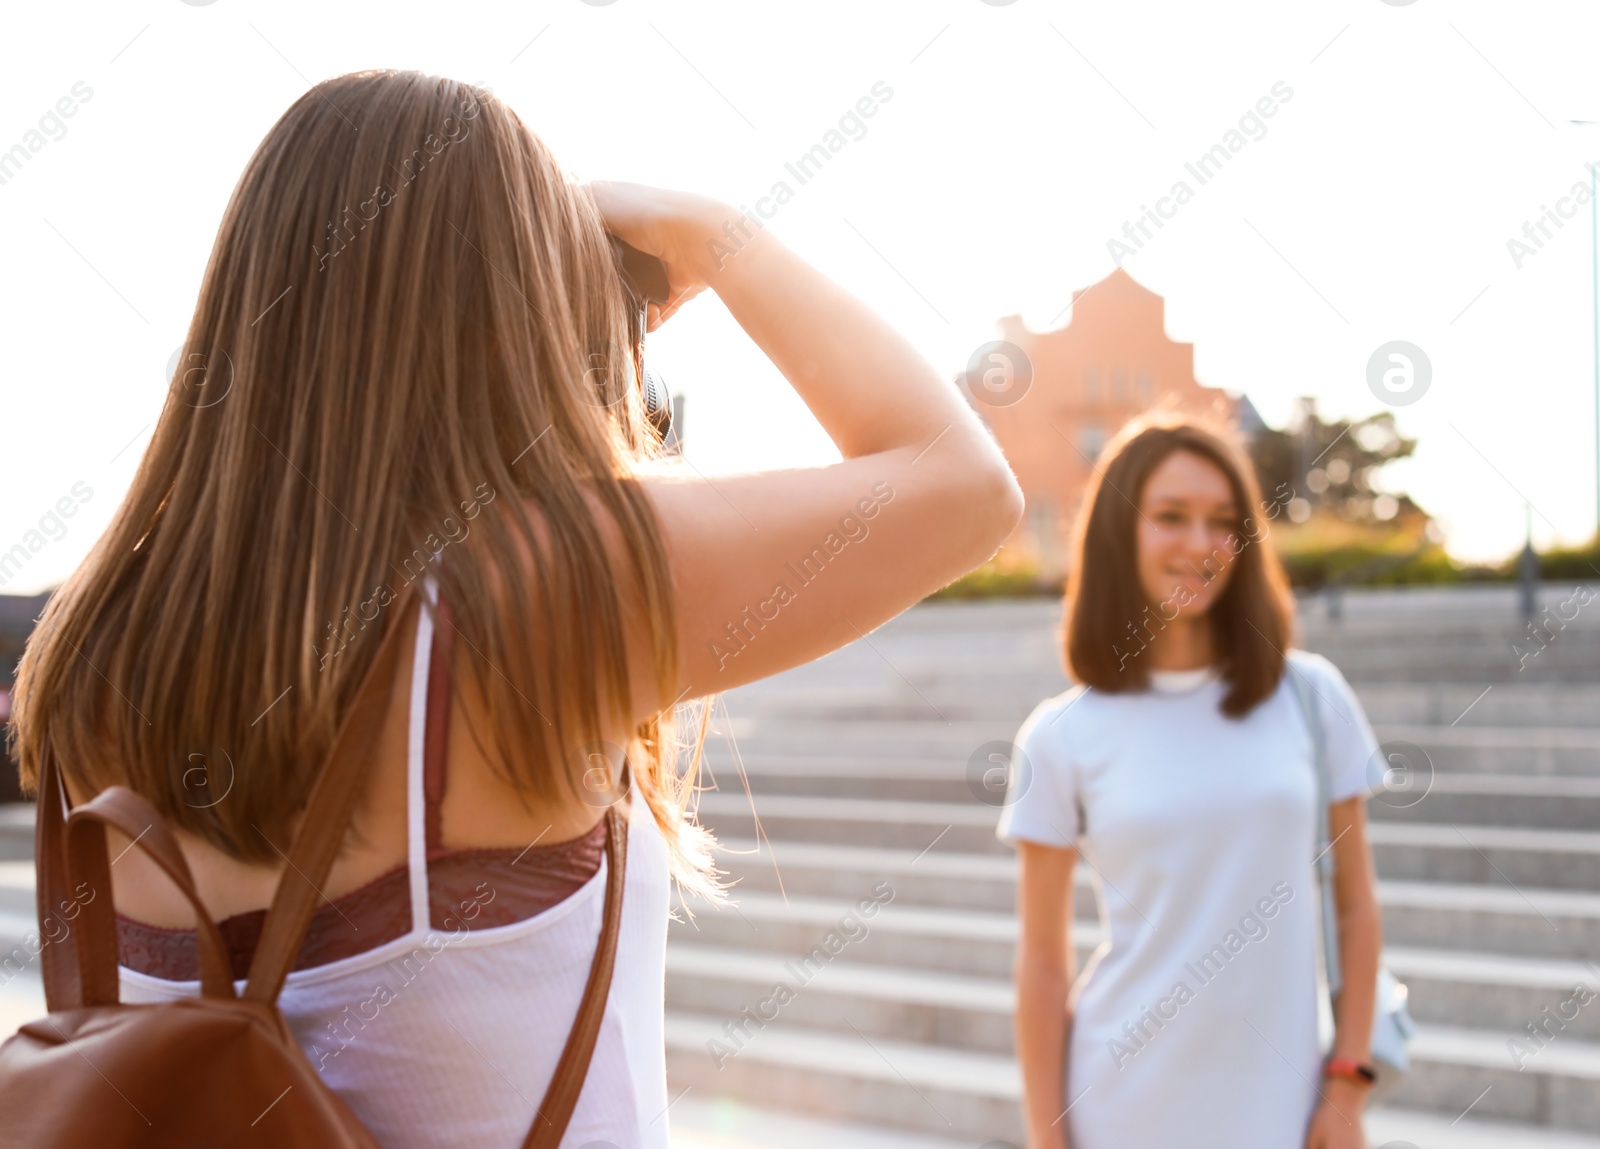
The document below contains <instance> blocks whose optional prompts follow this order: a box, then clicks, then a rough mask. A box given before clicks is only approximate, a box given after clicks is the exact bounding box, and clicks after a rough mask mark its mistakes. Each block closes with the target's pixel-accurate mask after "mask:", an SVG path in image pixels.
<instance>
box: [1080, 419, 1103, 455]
mask: <svg viewBox="0 0 1600 1149" xmlns="http://www.w3.org/2000/svg"><path fill="white" fill-rule="evenodd" d="M1105 445H1106V433H1105V430H1104V429H1103V428H1102V427H1101V426H1100V424H1098V423H1085V424H1084V425H1083V426H1082V427H1080V428H1078V450H1080V451H1082V452H1083V456H1084V458H1086V459H1088V460H1089V462H1091V463H1092V462H1094V461H1095V460H1096V459H1098V458H1099V457H1100V449H1101V448H1102V447H1104V446H1105Z"/></svg>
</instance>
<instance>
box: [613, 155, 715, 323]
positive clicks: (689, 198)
mask: <svg viewBox="0 0 1600 1149" xmlns="http://www.w3.org/2000/svg"><path fill="white" fill-rule="evenodd" d="M583 186H584V190H586V191H587V192H588V193H589V194H590V195H591V196H592V197H593V198H594V202H595V206H596V207H598V208H599V209H600V216H601V218H602V219H603V220H604V221H605V225H606V230H607V231H609V232H611V233H612V234H613V235H615V236H618V237H619V238H621V239H624V240H626V241H627V242H628V243H630V244H632V245H633V246H634V247H636V248H638V249H639V250H640V251H642V252H644V253H645V254H646V255H653V256H655V257H656V258H657V259H659V260H660V261H661V265H662V266H663V267H664V268H665V269H666V272H667V287H668V299H667V302H666V303H665V304H656V303H651V304H650V305H649V309H648V311H649V322H648V330H650V331H654V330H655V329H656V328H657V327H660V326H661V324H663V323H665V322H666V321H667V320H668V319H670V318H671V317H672V315H673V314H674V313H675V312H676V311H677V310H678V308H680V307H682V306H683V305H684V304H685V303H687V302H688V301H689V300H691V299H693V298H694V297H695V296H697V295H699V294H700V293H701V292H702V291H704V290H705V289H706V287H707V286H708V285H709V280H710V277H711V274H712V272H713V271H714V269H715V259H714V257H713V247H712V245H713V243H714V242H715V241H716V238H717V237H718V236H720V235H721V234H722V233H721V231H720V228H721V226H722V225H721V223H720V222H719V221H721V220H724V219H728V220H733V219H737V218H738V216H739V213H738V212H737V211H735V210H734V209H733V208H731V207H729V206H728V205H727V204H724V203H721V202H720V201H718V200H715V199H712V198H711V197H710V196H703V195H696V194H694V193H693V192H682V191H673V190H671V189H668V188H657V187H650V186H648V185H646V184H632V183H615V182H612V181H609V180H596V181H594V182H592V183H587V184H584V185H583Z"/></svg>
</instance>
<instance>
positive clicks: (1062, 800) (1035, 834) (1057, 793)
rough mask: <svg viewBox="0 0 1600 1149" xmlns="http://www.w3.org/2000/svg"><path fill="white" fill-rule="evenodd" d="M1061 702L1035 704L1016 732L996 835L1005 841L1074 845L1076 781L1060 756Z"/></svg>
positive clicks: (1062, 741) (1063, 742) (1063, 737)
mask: <svg viewBox="0 0 1600 1149" xmlns="http://www.w3.org/2000/svg"><path fill="white" fill-rule="evenodd" d="M1066 705H1070V702H1064V701H1063V700H1062V699H1060V698H1052V699H1049V700H1047V701H1045V702H1042V703H1040V704H1039V706H1038V707H1037V708H1036V709H1035V710H1034V712H1033V713H1032V714H1030V715H1029V716H1028V720H1027V721H1026V722H1024V723H1023V724H1022V727H1021V729H1019V730H1018V731H1017V739H1016V742H1015V743H1014V744H1013V746H1012V752H1011V769H1010V781H1009V783H1008V785H1007V788H1006V796H1005V804H1004V805H1003V806H1002V807H1001V809H1000V824H999V826H998V827H997V828H996V830H995V833H996V835H997V836H998V837H999V838H1000V839H1001V840H1002V841H1007V842H1019V841H1026V842H1039V843H1041V844H1043V845H1046V846H1062V847H1066V846H1073V845H1076V844H1077V841H1078V807H1077V796H1078V791H1077V780H1076V778H1075V776H1074V773H1073V770H1072V766H1071V763H1070V762H1069V761H1068V760H1067V756H1066V754H1065V753H1063V750H1064V748H1065V745H1066V740H1067V732H1066V730H1065V729H1064V727H1065V725H1066V723H1065V721H1061V722H1057V721H1056V719H1057V718H1059V717H1060V716H1061V714H1062V711H1063V708H1064V707H1065V706H1066Z"/></svg>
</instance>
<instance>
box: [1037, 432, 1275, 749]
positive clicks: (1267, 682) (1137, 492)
mask: <svg viewBox="0 0 1600 1149" xmlns="http://www.w3.org/2000/svg"><path fill="white" fill-rule="evenodd" d="M1176 451H1187V452H1189V453H1190V454H1193V455H1198V456H1199V457H1200V458H1202V459H1205V460H1207V461H1208V462H1211V463H1214V464H1215V465H1216V466H1217V467H1218V469H1220V470H1221V471H1222V473H1223V474H1224V475H1225V476H1227V479H1228V486H1229V487H1230V488H1231V489H1232V492H1233V501H1234V505H1235V506H1237V507H1238V508H1239V509H1240V514H1241V516H1242V522H1241V524H1240V525H1241V528H1242V535H1236V536H1234V538H1235V541H1237V542H1238V543H1239V549H1238V550H1237V551H1234V552H1233V558H1232V564H1233V574H1232V577H1231V578H1230V579H1229V582H1228V585H1227V586H1226V587H1225V588H1224V589H1223V591H1222V594H1221V595H1220V596H1218V598H1217V600H1216V602H1215V603H1213V604H1212V606H1211V609H1210V611H1209V612H1208V616H1209V618H1210V619H1211V624H1212V627H1213V630H1214V635H1215V640H1216V649H1217V655H1218V660H1219V663H1220V665H1221V666H1222V668H1223V674H1224V675H1225V677H1226V678H1227V680H1228V683H1229V690H1228V693H1227V695H1226V696H1225V697H1224V698H1223V700H1222V711H1223V713H1225V714H1228V715H1230V716H1232V717H1235V718H1237V717H1241V716H1243V715H1245V714H1248V713H1249V712H1250V711H1251V710H1252V709H1253V708H1254V707H1255V706H1256V705H1257V704H1258V703H1261V702H1263V701H1265V700H1266V699H1267V698H1268V697H1269V696H1270V695H1271V694H1272V692H1273V691H1274V690H1276V689H1277V686H1278V680H1279V679H1280V678H1281V677H1282V675H1283V671H1284V651H1285V650H1287V649H1288V646H1289V642H1290V636H1291V632H1292V629H1293V625H1294V599H1293V596H1292V595H1291V594H1290V592H1289V585H1288V580H1287V579H1286V578H1285V577H1284V574H1283V568H1282V566H1281V565H1280V564H1279V562H1278V558H1277V556H1276V555H1275V554H1274V553H1273V551H1272V548H1271V546H1270V544H1268V542H1267V541H1266V540H1267V533H1268V532H1267V527H1266V523H1265V522H1264V520H1265V519H1271V518H1276V517H1277V516H1278V514H1279V513H1281V511H1282V509H1283V505H1284V504H1285V502H1286V500H1287V498H1288V497H1289V496H1288V494H1286V493H1284V492H1282V490H1281V489H1280V491H1279V492H1277V496H1278V497H1276V498H1274V500H1273V501H1272V502H1270V503H1269V502H1266V501H1264V500H1262V498H1261V491H1260V486H1259V484H1258V483H1257V481H1256V474H1255V468H1254V467H1253V466H1252V465H1251V463H1250V459H1249V456H1247V455H1246V454H1245V453H1244V451H1243V449H1242V448H1241V447H1240V446H1239V445H1238V443H1237V441H1236V439H1235V438H1234V436H1233V434H1232V433H1231V432H1230V431H1228V430H1227V429H1225V428H1223V427H1220V426H1215V425H1212V424H1208V423H1205V422H1202V421H1199V420H1196V419H1193V418H1191V417H1185V416H1182V415H1178V414H1175V413H1172V412H1160V413H1153V414H1149V415H1143V416H1140V417H1139V418H1137V419H1134V420H1132V421H1131V422H1129V423H1128V424H1127V425H1126V426H1124V427H1123V428H1122V430H1121V431H1119V432H1118V433H1117V435H1116V437H1115V438H1114V439H1112V441H1111V442H1110V443H1108V444H1107V445H1106V448H1105V452H1104V454H1103V455H1102V456H1101V458H1100V460H1099V462H1098V463H1097V464H1096V468H1095V472H1094V474H1093V476H1092V477H1091V478H1090V480H1089V486H1088V489H1087V490H1086V491H1085V492H1084V496H1083V507H1082V510H1081V511H1080V512H1079V515H1078V521H1077V524H1076V528H1075V530H1074V532H1073V540H1072V567H1071V571H1070V574H1069V575H1068V578H1067V590H1066V610H1065V612H1064V623H1063V629H1064V631H1065V633H1064V635H1063V639H1064V642H1063V645H1064V647H1065V653H1066V663H1067V669H1068V671H1069V672H1070V673H1071V675H1072V677H1073V678H1075V679H1076V680H1077V681H1079V682H1082V683H1086V684H1088V685H1089V686H1091V687H1093V688H1094V689H1096V690H1102V691H1106V692H1108V693H1113V694H1114V693H1120V692H1123V691H1132V690H1145V689H1148V688H1149V685H1150V675H1149V667H1148V666H1147V665H1146V663H1145V661H1144V659H1142V658H1140V657H1138V652H1139V651H1141V650H1143V648H1144V644H1145V642H1146V641H1148V638H1149V636H1150V635H1151V634H1153V633H1156V632H1157V631H1158V629H1159V627H1161V626H1162V625H1163V623H1162V621H1161V620H1162V614H1161V613H1160V612H1159V606H1158V604H1155V603H1151V602H1148V601H1147V600H1146V597H1145V593H1144V589H1143V587H1142V586H1141V584H1140V581H1139V570H1138V537H1137V530H1136V527H1137V521H1138V516H1139V515H1140V513H1141V512H1140V510H1139V501H1140V499H1141V498H1142V497H1143V494H1144V487H1145V483H1146V482H1147V481H1148V480H1149V478H1150V474H1151V472H1153V471H1154V470H1155V469H1156V467H1158V466H1159V465H1160V464H1161V462H1162V461H1163V460H1164V459H1166V458H1167V456H1169V455H1171V454H1173V453H1174V452H1176ZM1231 549H1232V548H1231V547H1230V550H1231ZM1217 557H1218V558H1219V560H1222V561H1224V562H1225V561H1226V556H1222V555H1218V556H1217ZM1206 567H1207V569H1208V570H1210V567H1211V564H1210V562H1209V561H1208V562H1207V564H1206ZM1219 569H1220V568H1219ZM1207 577H1208V578H1209V577H1211V576H1210V575H1207Z"/></svg>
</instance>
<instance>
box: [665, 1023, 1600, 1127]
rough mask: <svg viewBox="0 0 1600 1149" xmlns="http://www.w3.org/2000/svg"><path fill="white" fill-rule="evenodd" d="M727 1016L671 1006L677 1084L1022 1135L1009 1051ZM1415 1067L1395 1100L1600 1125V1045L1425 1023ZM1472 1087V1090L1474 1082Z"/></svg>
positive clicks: (1416, 1043)
mask: <svg viewBox="0 0 1600 1149" xmlns="http://www.w3.org/2000/svg"><path fill="white" fill-rule="evenodd" d="M726 1020H727V1019H725V1018H721V1017H717V1016H714V1015H707V1014H702V1013H688V1012H680V1011H676V1010H673V1011H670V1012H669V1013H668V1015H667V1022H666V1032H667V1050H668V1075H669V1077H670V1079H671V1080H672V1083H673V1088H674V1089H675V1090H676V1089H679V1088H683V1087H685V1086H689V1087H694V1088H698V1089H700V1090H701V1091H702V1092H707V1091H712V1090H715V1091H717V1092H731V1093H732V1095H733V1096H736V1097H745V1098H771V1097H783V1098H785V1100H786V1101H787V1102H789V1103H792V1104H794V1105H795V1106H796V1107H797V1108H804V1109H806V1110H807V1111H810V1112H814V1113H816V1114H818V1115H822V1116H832V1117H841V1118H850V1119H857V1120H860V1119H865V1118H872V1119H876V1120H886V1121H888V1122H889V1123H891V1124H894V1125H897V1126H902V1127H909V1128H916V1129H923V1130H927V1131H929V1132H941V1133H945V1134H947V1135H948V1134H951V1133H954V1134H956V1135H957V1136H960V1135H965V1136H968V1137H973V1138H978V1139H990V1138H996V1137H1003V1138H1009V1139H1012V1140H1017V1141H1019V1142H1020V1134H1021V1128H1020V1120H1019V1116H1018V1112H1017V1108H1016V1106H1017V1101H1018V1100H1019V1099H1020V1092H1021V1087H1020V1080H1019V1078H1018V1074H1017V1069H1016V1063H1015V1061H1014V1060H1013V1059H1012V1058H1010V1057H1006V1056H1002V1055H997V1054H991V1053H981V1052H966V1051H954V1050H950V1049H947V1048H942V1047H938V1046H929V1045H924V1044H920V1043H916V1042H907V1041H901V1040H894V1039H890V1038H883V1037H877V1038H873V1037H869V1036H868V1035H866V1034H863V1033H862V1032H861V1031H860V1030H859V1028H856V1027H854V1026H853V1025H850V1024H849V1023H847V1026H849V1031H848V1032H845V1031H831V1032H830V1031H820V1030H811V1029H806V1028H805V1027H800V1026H787V1025H784V1024H783V1023H782V1022H781V1021H774V1022H771V1023H768V1024H765V1025H763V1026H760V1027H759V1028H758V1027H756V1026H754V1025H746V1026H745V1027H744V1028H743V1029H742V1030H737V1031H735V1033H733V1034H730V1033H729V1031H728V1030H727V1029H726V1028H725V1022H726ZM1411 1055H1412V1069H1411V1071H1410V1073H1408V1074H1407V1076H1406V1079H1405V1080H1404V1081H1403V1082H1402V1083H1401V1084H1400V1086H1399V1088H1398V1089H1397V1090H1396V1091H1395V1093H1394V1094H1393V1095H1392V1096H1391V1099H1392V1101H1393V1102H1394V1103H1395V1104H1396V1105H1400V1106H1405V1107H1411V1108H1417V1107H1422V1108H1428V1109H1433V1110H1435V1111H1438V1112H1452V1111H1453V1112H1455V1113H1458V1114H1459V1113H1460V1112H1461V1111H1462V1110H1463V1109H1464V1108H1466V1107H1467V1105H1468V1103H1471V1102H1472V1100H1473V1097H1474V1096H1477V1098H1478V1100H1477V1101H1476V1102H1475V1103H1472V1105H1471V1108H1472V1111H1473V1112H1474V1113H1476V1114H1477V1116H1478V1117H1479V1118H1480V1119H1482V1118H1491V1119H1492V1118H1500V1119H1506V1118H1510V1119H1513V1120H1518V1121H1523V1122H1526V1123H1530V1124H1536V1125H1550V1126H1557V1127H1560V1128H1566V1129H1577V1130H1593V1129H1595V1128H1600V1045H1597V1044H1595V1043H1583V1042H1576V1041H1568V1042H1566V1043H1565V1044H1564V1045H1563V1043H1562V1042H1561V1041H1556V1042H1552V1043H1551V1044H1550V1045H1548V1046H1547V1047H1546V1048H1545V1049H1544V1050H1543V1051H1541V1052H1540V1053H1538V1054H1537V1055H1536V1056H1534V1057H1533V1058H1531V1059H1529V1060H1528V1061H1527V1063H1526V1065H1525V1067H1524V1068H1523V1069H1522V1070H1521V1071H1519V1070H1518V1069H1516V1068H1515V1067H1514V1065H1513V1064H1512V1062H1511V1061H1510V1059H1509V1057H1508V1056H1507V1052H1506V1047H1505V1039H1504V1038H1503V1037H1502V1036H1500V1035H1497V1034H1492V1033H1485V1032H1482V1031H1477V1030H1467V1029H1460V1028H1451V1027H1443V1026H1419V1027H1418V1032H1417V1036H1416V1038H1415V1039H1414V1040H1413V1041H1412V1044H1411ZM1469 1090H1475V1092H1468V1091H1469Z"/></svg>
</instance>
